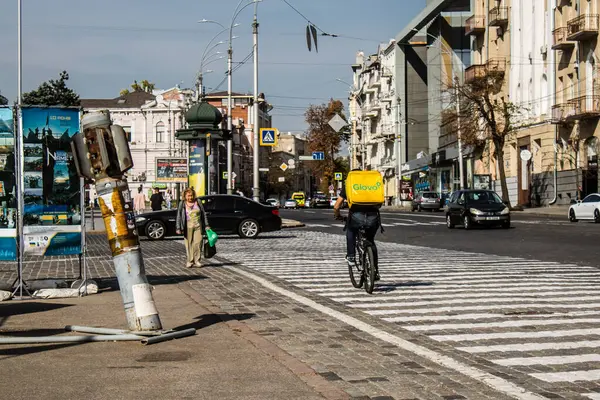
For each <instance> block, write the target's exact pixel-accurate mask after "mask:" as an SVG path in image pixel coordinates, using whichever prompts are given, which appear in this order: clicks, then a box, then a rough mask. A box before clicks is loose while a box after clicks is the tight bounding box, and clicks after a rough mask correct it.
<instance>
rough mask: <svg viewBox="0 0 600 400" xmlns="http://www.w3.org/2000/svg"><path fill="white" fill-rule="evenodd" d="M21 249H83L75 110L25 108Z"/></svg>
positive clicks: (48, 251) (34, 251)
mask: <svg viewBox="0 0 600 400" xmlns="http://www.w3.org/2000/svg"><path fill="white" fill-rule="evenodd" d="M22 125H23V131H22V133H23V156H24V158H23V180H24V187H23V194H24V198H25V205H24V218H23V219H24V221H23V222H24V227H23V229H24V239H25V247H24V251H25V253H27V254H35V255H67V254H80V253H81V204H80V203H81V198H80V190H81V188H80V184H81V182H80V180H79V177H78V176H77V170H76V167H75V164H74V162H73V156H72V154H71V138H72V137H73V135H75V134H76V133H78V132H79V110H77V109H68V108H24V109H23V110H22Z"/></svg>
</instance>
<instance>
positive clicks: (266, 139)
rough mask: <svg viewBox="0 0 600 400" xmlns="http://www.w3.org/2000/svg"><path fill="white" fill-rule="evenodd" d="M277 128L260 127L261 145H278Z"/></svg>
mask: <svg viewBox="0 0 600 400" xmlns="http://www.w3.org/2000/svg"><path fill="white" fill-rule="evenodd" d="M277 134H278V131H277V129H276V128H261V129H260V145H261V146H277Z"/></svg>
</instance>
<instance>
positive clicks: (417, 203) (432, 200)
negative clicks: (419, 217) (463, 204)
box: [411, 192, 444, 211]
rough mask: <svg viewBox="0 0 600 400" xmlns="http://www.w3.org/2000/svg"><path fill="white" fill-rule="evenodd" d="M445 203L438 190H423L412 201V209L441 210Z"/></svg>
mask: <svg viewBox="0 0 600 400" xmlns="http://www.w3.org/2000/svg"><path fill="white" fill-rule="evenodd" d="M443 206H444V204H443V203H442V199H441V197H440V195H439V194H438V193H437V192H421V193H419V194H417V196H416V197H415V198H414V199H413V201H412V206H411V211H415V210H419V211H422V210H435V211H440V210H441V209H442V207H443Z"/></svg>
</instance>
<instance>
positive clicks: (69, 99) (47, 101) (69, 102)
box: [23, 71, 79, 107]
mask: <svg viewBox="0 0 600 400" xmlns="http://www.w3.org/2000/svg"><path fill="white" fill-rule="evenodd" d="M68 80H69V74H68V73H67V71H62V72H61V73H60V76H59V78H58V80H54V79H50V80H49V81H48V82H44V83H42V84H41V85H40V86H39V87H38V88H37V89H36V90H32V91H31V92H27V93H23V104H26V105H30V106H38V105H43V106H66V107H69V106H78V105H79V95H78V94H77V93H75V91H73V90H72V89H69V88H68V87H67V81H68Z"/></svg>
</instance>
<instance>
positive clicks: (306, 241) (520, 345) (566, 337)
mask: <svg viewBox="0 0 600 400" xmlns="http://www.w3.org/2000/svg"><path fill="white" fill-rule="evenodd" d="M281 214H282V216H283V217H285V218H292V219H295V220H299V221H302V222H304V223H305V224H306V226H305V227H303V228H298V229H291V230H286V231H283V232H280V233H276V234H269V235H264V237H263V238H262V239H261V240H253V241H242V240H232V241H227V245H226V246H223V247H222V248H223V250H221V252H220V257H223V259H224V260H228V262H232V263H233V264H234V265H235V267H234V269H235V270H236V271H237V273H238V274H241V275H242V276H243V278H244V281H245V282H246V284H245V285H244V286H243V289H240V292H241V293H243V294H240V293H238V295H236V296H235V297H234V298H229V299H228V298H227V296H222V295H221V296H217V297H218V298H219V301H221V302H222V303H221V305H225V306H226V307H232V308H233V310H235V311H237V312H242V311H244V310H245V311H248V306H249V305H250V310H255V309H257V308H256V307H254V308H253V306H255V305H256V304H260V305H262V307H258V310H260V312H265V311H264V305H265V304H267V303H269V302H272V307H273V309H272V310H271V311H272V312H274V313H273V314H270V318H273V319H274V321H269V322H266V321H263V323H261V324H260V325H259V327H260V329H262V330H263V331H264V332H266V334H268V335H269V336H268V337H269V338H270V340H273V341H274V342H275V343H277V345H278V346H280V347H281V348H283V349H284V350H286V351H288V352H290V353H291V354H293V355H295V356H297V357H298V358H300V359H301V360H303V361H305V362H307V363H309V364H310V365H311V366H314V368H315V369H316V370H317V371H319V372H320V371H322V374H326V375H324V376H330V377H332V379H334V380H340V381H341V382H340V384H341V385H344V384H348V382H350V383H352V382H369V379H370V378H369V377H373V376H375V377H377V379H378V380H380V381H381V382H386V384H385V385H383V384H380V385H379V386H377V388H378V389H382V388H384V389H385V390H384V391H381V392H378V391H377V390H378V389H374V388H373V387H372V386H370V387H364V388H363V387H361V390H360V391H357V394H356V396H357V397H358V396H360V395H364V396H369V397H365V398H373V397H377V396H376V395H381V396H391V397H382V398H398V399H400V398H419V399H437V398H452V399H455V398H456V399H460V398H469V399H487V398H493V399H500V398H517V399H545V398H557V399H561V398H563V399H596V400H597V399H600V354H599V353H598V348H599V347H600V340H599V336H600V295H599V293H598V286H599V284H600V269H599V268H598V263H597V261H596V259H597V251H596V250H595V249H596V246H597V244H596V243H597V239H596V237H597V230H598V229H599V228H600V227H598V226H596V225H595V224H591V223H590V224H588V223H581V222H580V223H577V224H571V223H569V222H565V221H564V220H562V219H560V218H535V217H528V216H524V215H520V216H515V217H514V224H513V225H514V227H513V228H512V229H510V230H503V229H478V230H473V231H465V230H463V229H462V228H457V229H453V230H451V229H448V228H447V227H446V226H445V224H444V217H443V214H442V213H426V212H424V213H420V214H419V213H406V212H398V211H383V212H382V217H383V219H384V224H385V233H384V234H382V235H379V242H378V246H379V249H380V272H381V275H382V278H381V281H379V282H377V285H376V288H375V291H374V294H373V295H368V294H366V293H365V292H364V291H363V290H359V289H354V288H352V286H351V284H350V282H349V278H348V275H347V269H346V267H345V263H344V255H345V248H344V237H343V233H342V230H341V228H342V226H341V224H340V223H339V222H337V221H335V220H333V219H332V211H331V210H312V209H311V210H306V209H304V210H282V211H281ZM209 291H210V290H209ZM253 291H257V292H258V293H260V294H256V295H250V293H253ZM210 293H211V295H215V292H213V291H210ZM217 293H218V291H217ZM289 303H291V304H290V305H289V306H288V307H287V308H285V311H283V310H282V309H281V307H282V305H287V304H289ZM290 308H291V309H292V310H294V311H296V312H297V313H293V312H292V311H290ZM290 313H292V314H293V315H290ZM266 314H269V313H266ZM248 323H252V322H248ZM342 327H343V328H344V329H342ZM346 329H350V332H353V333H355V334H358V335H359V337H360V339H356V340H359V342H360V343H363V345H362V346H361V347H359V348H356V347H355V346H354V345H350V344H349V343H353V342H348V341H347V340H344V339H343V336H344V334H345V333H344V332H346ZM299 333H302V334H301V335H299ZM340 335H341V338H340ZM362 341H365V342H362ZM334 349H337V350H338V351H335V350H334ZM386 354H387V355H388V356H390V357H400V358H401V359H402V361H401V362H398V361H397V360H396V361H394V360H393V359H389V358H388V359H386V356H384V355H386ZM359 355H360V362H359V363H358V364H357V360H358V359H357V357H358V356H359ZM382 356H383V357H382ZM382 365H384V366H386V368H384V370H382V369H381V366H382ZM415 365H416V366H419V367H420V368H425V369H429V370H428V371H427V372H425V370H421V371H420V372H417V371H414V370H413V371H407V369H409V370H410V366H415ZM419 367H417V368H419ZM384 371H385V372H384ZM407 374H411V375H407ZM423 374H431V376H432V382H430V384H427V383H426V382H425V381H424V380H423ZM409 376H410V378H408V377H409ZM407 381H409V382H410V383H408V382H407ZM411 383H412V385H411ZM365 385H366V384H365ZM394 385H396V386H394ZM403 385H405V386H403ZM440 385H441V387H445V388H447V389H448V391H446V392H444V391H443V390H441V389H439V388H440ZM350 386H351V387H354V386H352V385H350ZM344 387H345V386H344ZM399 387H404V389H402V391H400V392H399V391H398V390H400V389H398V388H399ZM354 388H356V389H358V388H357V387H354ZM436 388H437V389H436ZM467 388H468V389H467ZM490 389H491V390H492V392H491V393H490V392H489V390H490ZM404 390H405V391H404ZM460 396H463V397H460Z"/></svg>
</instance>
